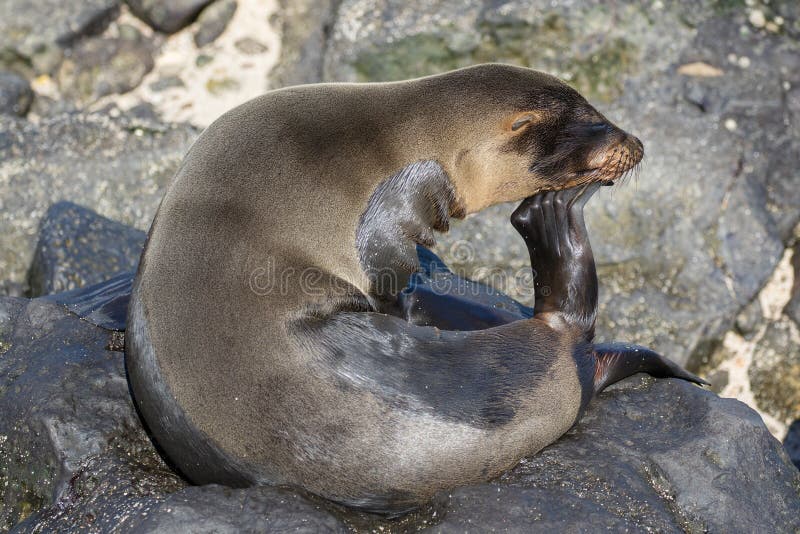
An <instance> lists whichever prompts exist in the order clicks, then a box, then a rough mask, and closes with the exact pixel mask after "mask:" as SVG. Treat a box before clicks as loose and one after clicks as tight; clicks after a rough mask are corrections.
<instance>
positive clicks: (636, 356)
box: [593, 343, 709, 393]
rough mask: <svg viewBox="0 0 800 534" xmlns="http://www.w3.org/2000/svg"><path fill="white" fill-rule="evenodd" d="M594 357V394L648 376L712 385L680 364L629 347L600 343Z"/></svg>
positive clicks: (652, 352)
mask: <svg viewBox="0 0 800 534" xmlns="http://www.w3.org/2000/svg"><path fill="white" fill-rule="evenodd" d="M593 354H594V356H595V358H596V359H597V362H596V364H595V370H594V392H595V393H600V392H601V391H603V390H604V389H605V388H606V387H608V386H610V385H611V384H613V383H615V382H619V381H620V380H622V379H623V378H627V377H629V376H631V375H635V374H636V373H647V374H649V375H651V376H654V377H656V378H669V377H674V378H680V379H682V380H688V381H689V382H694V383H695V384H700V385H709V383H708V382H706V381H705V380H703V379H702V378H700V377H698V376H695V375H693V374H692V373H690V372H689V371H687V370H685V369H684V368H683V367H681V366H680V365H678V364H677V363H675V362H673V361H670V360H668V359H667V358H665V357H663V356H661V355H660V354H658V353H657V352H654V351H652V350H650V349H648V348H646V347H642V346H639V345H630V344H628V343H598V344H596V345H594V350H593Z"/></svg>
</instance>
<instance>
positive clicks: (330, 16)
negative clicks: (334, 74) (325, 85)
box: [269, 0, 341, 87]
mask: <svg viewBox="0 0 800 534" xmlns="http://www.w3.org/2000/svg"><path fill="white" fill-rule="evenodd" d="M340 3H341V0H321V1H315V0H280V6H281V9H280V11H279V12H278V17H279V21H280V25H281V30H282V37H281V56H280V58H279V60H278V64H277V65H276V66H275V68H274V69H273V70H272V72H271V73H270V75H269V77H270V81H271V84H272V86H273V87H283V86H288V85H298V84H303V83H317V82H320V81H322V77H323V76H322V70H323V62H324V57H325V53H326V48H327V43H328V35H329V34H330V31H331V28H332V26H333V24H334V19H335V17H336V10H337V8H338V6H339V4H340Z"/></svg>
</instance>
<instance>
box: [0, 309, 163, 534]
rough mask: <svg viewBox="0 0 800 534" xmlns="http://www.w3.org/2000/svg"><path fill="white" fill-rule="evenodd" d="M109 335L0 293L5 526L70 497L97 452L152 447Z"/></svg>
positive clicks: (0, 515) (0, 519)
mask: <svg viewBox="0 0 800 534" xmlns="http://www.w3.org/2000/svg"><path fill="white" fill-rule="evenodd" d="M110 335H111V334H110V333H109V332H107V331H105V330H102V329H100V328H97V327H95V326H92V325H90V324H88V323H85V322H83V321H81V320H79V319H78V318H77V317H75V316H73V315H70V314H68V313H67V312H66V311H65V310H64V309H63V308H62V307H60V306H57V305H55V304H49V303H46V302H43V301H38V300H33V301H28V300H23V299H12V298H7V297H3V298H0V405H1V406H2V409H0V492H2V493H3V498H2V504H0V529H7V528H9V527H11V526H12V525H14V524H15V523H17V522H18V521H19V520H20V519H23V518H24V517H26V516H27V515H30V514H31V513H33V512H35V511H37V510H39V509H41V508H42V507H43V506H47V505H49V504H51V503H53V502H54V500H61V501H62V502H67V501H68V499H69V498H70V491H71V487H72V486H71V484H72V478H73V476H74V475H75V474H76V473H78V472H79V471H81V470H82V469H85V465H86V462H87V461H88V460H90V459H91V458H92V457H95V456H97V455H100V454H102V453H104V452H105V451H108V450H110V449H113V448H115V447H121V448H122V449H123V450H136V449H137V448H140V447H143V446H144V445H148V441H147V436H146V435H145V433H144V431H143V430H142V429H141V427H140V424H139V422H138V418H137V416H136V412H135V411H134V408H133V404H132V403H131V399H130V395H129V393H128V384H127V381H126V380H125V372H124V367H123V362H122V355H121V353H112V352H109V351H107V350H105V347H106V345H107V344H108V342H109V340H110ZM148 450H149V449H148ZM153 460H154V461H160V460H158V458H157V457H154V459H153ZM173 478H174V477H173Z"/></svg>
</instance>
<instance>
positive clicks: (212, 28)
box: [194, 0, 236, 47]
mask: <svg viewBox="0 0 800 534" xmlns="http://www.w3.org/2000/svg"><path fill="white" fill-rule="evenodd" d="M234 13H236V0H218V1H217V2H215V3H213V4H211V5H210V6H208V7H207V8H205V9H204V10H203V11H202V12H201V13H200V16H199V17H197V26H198V27H197V32H195V34H194V44H196V45H197V46H198V47H203V46H205V45H207V44H209V43H211V42H213V41H214V39H216V38H217V37H219V36H220V35H222V32H224V31H225V27H226V26H227V25H228V23H229V22H230V21H231V18H233V14H234Z"/></svg>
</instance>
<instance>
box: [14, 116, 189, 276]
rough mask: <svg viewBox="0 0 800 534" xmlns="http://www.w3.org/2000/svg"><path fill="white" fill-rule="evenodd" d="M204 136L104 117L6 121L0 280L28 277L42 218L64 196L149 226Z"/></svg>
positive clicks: (186, 129)
mask: <svg viewBox="0 0 800 534" xmlns="http://www.w3.org/2000/svg"><path fill="white" fill-rule="evenodd" d="M196 135H197V132H196V130H195V129H194V128H191V127H189V126H186V125H180V124H175V125H165V124H161V123H158V122H153V121H147V120H138V119H135V120H134V119H127V118H117V119H114V118H111V117H109V116H104V115H98V114H88V115H84V114H74V115H62V116H58V117H54V118H52V119H47V120H44V121H42V123H41V124H32V123H29V122H26V121H22V120H8V121H5V120H4V121H0V280H3V279H10V280H11V281H14V282H22V281H23V280H24V279H25V275H26V272H27V270H28V265H29V264H30V261H31V257H32V256H33V250H34V245H35V244H36V237H37V231H38V227H39V221H40V219H41V218H42V216H43V215H44V214H45V212H46V210H47V209H48V207H49V206H50V205H51V204H52V203H54V202H57V201H59V200H62V199H69V200H70V201H72V202H76V203H79V204H82V205H85V206H91V207H92V208H93V209H95V210H97V212H98V213H100V214H102V215H104V216H109V217H112V218H114V219H116V220H121V221H122V222H124V223H126V224H131V225H133V226H135V227H137V228H139V229H147V227H149V225H150V221H151V220H152V217H153V215H154V214H155V210H156V208H157V207H158V203H159V201H160V200H161V196H162V195H163V192H164V187H165V186H166V184H167V183H168V182H169V180H170V179H171V178H172V176H173V174H174V173H175V171H176V170H177V168H178V165H179V164H180V161H181V159H182V158H183V156H184V154H185V152H186V150H187V149H188V147H189V145H190V144H191V142H192V141H193V140H194V138H195V136H196Z"/></svg>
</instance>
